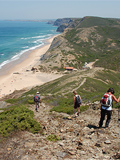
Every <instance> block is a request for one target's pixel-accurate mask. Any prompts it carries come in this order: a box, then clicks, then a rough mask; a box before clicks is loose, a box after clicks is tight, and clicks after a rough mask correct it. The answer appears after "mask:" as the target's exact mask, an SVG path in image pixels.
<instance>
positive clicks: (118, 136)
mask: <svg viewBox="0 0 120 160" xmlns="http://www.w3.org/2000/svg"><path fill="white" fill-rule="evenodd" d="M30 109H31V110H32V111H34V114H35V119H36V120H37V121H38V122H39V123H40V124H41V126H42V131H43V134H40V133H38V134H32V133H30V132H27V131H26V132H20V133H16V135H15V136H12V137H11V138H9V139H8V140H7V142H6V143H4V144H2V145H1V146H0V148H1V149H0V159H1V160H94V159H95V160H110V159H120V150H119V149H120V128H119V127H120V126H119V125H120V124H119V122H118V110H117V109H114V110H113V115H112V119H111V123H110V127H109V128H104V127H103V128H100V129H99V128H97V127H98V123H99V119H100V109H99V107H98V106H96V107H95V106H94V107H93V108H92V107H91V108H89V109H88V110H87V111H85V112H82V113H80V115H79V116H78V117H76V118H74V116H73V115H71V116H70V115H68V114H65V113H57V112H54V111H53V112H50V107H49V106H47V105H45V104H44V103H42V104H41V106H40V108H39V112H36V111H35V106H34V105H31V107H30ZM51 134H53V135H56V136H58V137H59V138H60V140H58V141H55V142H52V141H49V140H47V137H48V136H49V135H51Z"/></svg>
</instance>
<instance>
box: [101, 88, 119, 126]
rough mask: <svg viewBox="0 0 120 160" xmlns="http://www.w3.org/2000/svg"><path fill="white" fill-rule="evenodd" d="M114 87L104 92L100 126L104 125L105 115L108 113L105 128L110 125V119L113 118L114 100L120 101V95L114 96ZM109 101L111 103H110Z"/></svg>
mask: <svg viewBox="0 0 120 160" xmlns="http://www.w3.org/2000/svg"><path fill="white" fill-rule="evenodd" d="M114 93H115V91H114V89H113V88H109V89H108V91H107V93H105V94H104V96H103V97H102V99H101V101H100V102H101V118H100V122H99V128H101V127H102V125H103V121H104V119H105V115H107V120H106V123H105V128H106V127H108V126H109V123H110V120H111V115H112V105H113V101H115V102H117V103H118V102H119V101H120V96H119V98H118V99H117V98H116V97H115V96H114ZM108 103H109V104H108Z"/></svg>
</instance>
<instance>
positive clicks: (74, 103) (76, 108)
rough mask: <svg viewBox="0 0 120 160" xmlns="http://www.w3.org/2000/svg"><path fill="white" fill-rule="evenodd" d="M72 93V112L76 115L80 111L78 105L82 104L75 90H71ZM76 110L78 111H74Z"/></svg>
mask: <svg viewBox="0 0 120 160" xmlns="http://www.w3.org/2000/svg"><path fill="white" fill-rule="evenodd" d="M73 94H74V98H73V107H74V114H75V117H77V116H78V115H79V113H80V105H81V104H82V99H81V97H80V95H77V92H76V91H73ZM76 110H77V111H78V112H76Z"/></svg>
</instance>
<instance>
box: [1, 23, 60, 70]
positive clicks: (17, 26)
mask: <svg viewBox="0 0 120 160" xmlns="http://www.w3.org/2000/svg"><path fill="white" fill-rule="evenodd" d="M56 29H57V27H56V26H53V25H52V24H47V22H42V21H0V69H1V68H2V67H3V66H4V65H6V64H8V63H10V62H11V61H15V60H17V59H19V58H20V56H21V55H22V54H24V53H25V52H27V51H32V50H34V49H36V48H38V47H41V46H43V45H44V44H45V43H46V41H45V40H47V39H49V38H51V37H52V36H54V35H57V34H59V33H58V32H56Z"/></svg>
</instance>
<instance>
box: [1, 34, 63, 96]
mask: <svg viewBox="0 0 120 160" xmlns="http://www.w3.org/2000/svg"><path fill="white" fill-rule="evenodd" d="M54 37H55V36H53V37H52V38H50V39H48V40H47V44H45V45H44V46H42V47H41V48H38V49H35V50H33V51H31V52H30V53H27V54H26V55H25V54H24V55H23V56H22V57H21V59H19V60H18V61H15V62H12V64H8V65H7V67H4V68H3V70H2V71H1V73H5V74H4V75H0V98H2V97H4V96H5V95H8V94H10V93H12V92H14V91H15V90H21V89H23V88H24V89H28V88H32V87H33V86H37V85H42V84H44V83H46V82H49V81H51V80H54V79H56V78H59V77H61V76H62V75H59V74H48V73H43V72H35V73H33V71H31V68H32V67H34V66H36V65H37V64H38V63H39V62H40V57H41V56H42V55H43V54H45V52H46V51H47V50H48V49H49V47H50V45H51V42H52V41H53V39H54Z"/></svg>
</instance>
